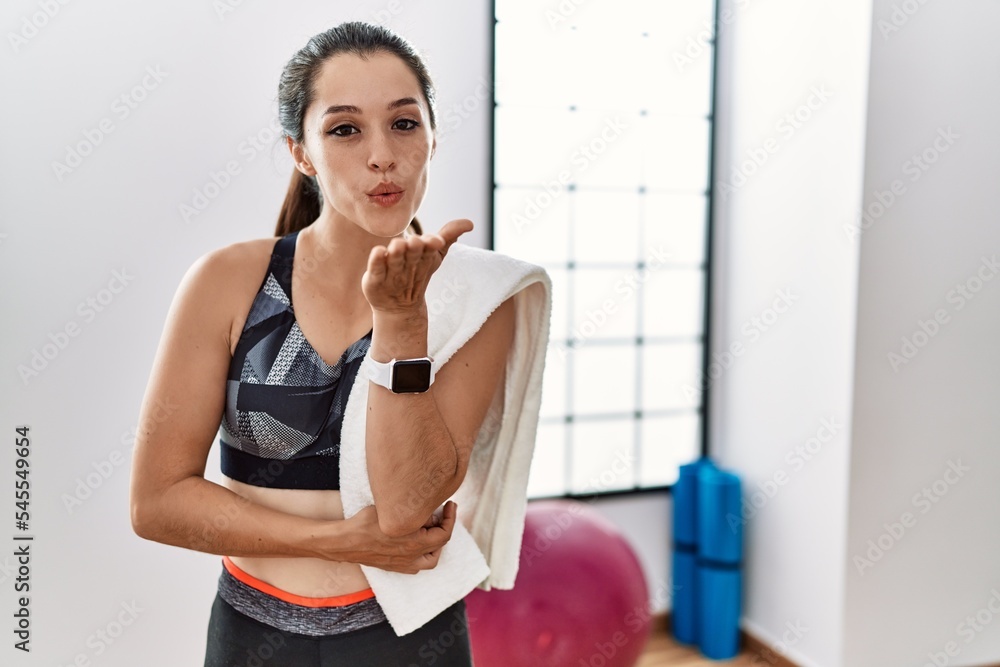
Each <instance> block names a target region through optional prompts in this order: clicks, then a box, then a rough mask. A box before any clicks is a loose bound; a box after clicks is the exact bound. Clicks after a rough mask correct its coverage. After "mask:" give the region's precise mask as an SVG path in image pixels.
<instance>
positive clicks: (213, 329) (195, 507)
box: [129, 246, 454, 571]
mask: <svg viewBox="0 0 1000 667" xmlns="http://www.w3.org/2000/svg"><path fill="white" fill-rule="evenodd" d="M252 260H253V257H252V256H250V255H249V254H248V250H247V249H246V247H245V246H244V247H240V246H230V247H229V248H224V249H220V250H217V251H214V252H212V253H208V254H207V255H204V256H203V257H201V258H199V260H198V261H196V262H195V263H194V264H193V265H192V267H191V268H190V269H189V270H188V272H187V273H186V274H185V276H184V278H183V280H182V281H181V284H180V287H179V288H178V290H177V294H176V295H175V297H174V300H173V303H172V304H171V307H170V311H169V313H168V315H167V320H166V324H165V327H164V332H163V336H162V338H161V340H160V344H159V347H158V349H157V352H156V358H155V360H154V363H153V368H152V372H151V375H150V379H149V382H148V384H147V387H146V393H145V396H144V398H143V402H142V406H141V408H140V415H139V426H138V429H137V431H138V433H137V435H136V443H135V449H134V456H133V460H132V476H131V480H130V488H129V496H130V513H131V520H132V527H133V530H134V531H135V532H136V534H138V535H139V536H140V537H143V538H145V539H149V540H153V541H156V542H162V543H164V544H171V545H174V546H180V547H184V548H188V549H194V550H197V551H203V552H207V553H214V554H225V555H230V556H312V557H320V558H326V559H328V560H344V561H350V562H359V563H366V564H371V565H374V566H376V567H383V568H384V569H400V570H401V571H414V569H421V568H423V567H433V566H434V565H436V562H437V556H436V553H437V550H439V548H440V546H441V545H442V544H444V543H445V542H447V540H448V539H450V537H451V525H446V524H443V525H442V526H440V527H432V528H420V526H418V527H417V528H418V529H419V530H416V531H411V533H413V534H410V535H408V536H407V538H406V539H403V540H400V539H391V538H389V537H387V536H385V535H382V534H380V533H379V532H378V531H377V530H376V528H377V526H378V520H377V517H376V516H375V515H374V513H366V514H364V515H361V516H358V518H357V519H355V517H352V518H351V520H347V521H344V520H341V521H322V520H315V519H309V518H306V517H301V516H297V515H293V514H288V513H285V512H281V511H278V510H275V509H272V508H268V507H264V506H262V505H259V504H257V503H254V502H251V501H249V500H247V499H245V498H243V497H242V496H240V495H239V494H237V493H235V492H233V491H231V490H229V489H227V488H225V487H223V486H221V485H219V484H216V483H214V482H211V481H208V480H206V479H204V473H205V464H206V461H207V459H208V453H209V450H210V449H211V446H212V443H213V441H214V439H215V437H216V434H217V433H218V429H219V425H220V423H221V420H222V414H223V407H224V402H225V388H226V376H227V373H228V369H229V363H230V361H231V354H230V330H231V325H232V321H231V319H230V317H229V316H228V315H227V311H228V310H231V309H226V308H220V307H219V306H218V304H219V303H234V300H235V299H238V298H239V296H238V295H237V293H236V292H237V290H236V288H235V285H236V284H239V283H240V282H241V280H240V279H234V276H236V277H239V276H240V274H241V272H242V273H243V274H245V273H246V272H247V271H248V267H252V266H254V264H255V263H254V262H253V261H252ZM243 277H244V278H246V279H248V280H251V281H252V280H253V279H256V278H259V277H256V278H254V277H250V276H245V275H244V276H243ZM453 511H454V509H453V508H452V512H453ZM428 554H429V555H430V556H431V557H430V558H428V557H427V555H428Z"/></svg>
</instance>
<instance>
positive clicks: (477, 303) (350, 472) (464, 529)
mask: <svg viewBox="0 0 1000 667" xmlns="http://www.w3.org/2000/svg"><path fill="white" fill-rule="evenodd" d="M551 293H552V284H551V281H550V279H549V276H548V274H547V273H546V272H545V270H544V269H542V268H541V267H540V266H536V265H534V264H530V263H528V262H524V261H521V260H518V259H514V258H512V257H508V256H506V255H503V254H500V253H497V252H494V251H491V250H483V249H481V248H475V247H472V246H468V245H464V244H460V243H456V244H454V245H452V246H451V248H449V250H448V254H447V255H446V256H445V259H444V261H443V262H442V263H441V265H440V266H439V267H438V269H437V271H435V272H434V274H433V275H432V276H431V279H430V281H429V283H428V286H427V290H426V292H425V302H426V303H427V309H428V335H427V353H428V355H429V356H431V357H432V358H433V359H434V361H435V367H436V368H437V369H440V367H441V366H442V365H443V364H444V363H446V362H447V361H448V359H449V358H451V356H452V355H453V354H454V353H455V352H456V351H457V350H458V349H459V348H460V347H462V345H464V344H465V343H466V342H467V341H468V340H469V339H470V338H472V336H473V335H474V334H475V333H476V332H477V331H478V330H479V328H480V327H481V326H482V325H483V323H484V322H485V321H486V319H487V318H488V317H489V315H490V313H492V312H493V310H494V309H496V308H497V306H499V305H500V304H501V303H503V302H504V301H505V300H506V299H508V298H509V297H511V296H514V305H515V313H516V315H515V318H516V325H515V334H514V341H513V343H512V347H511V351H510V354H509V356H508V360H507V367H506V380H505V382H504V383H503V385H504V386H503V387H502V392H501V391H500V390H498V392H497V394H496V395H495V396H494V400H493V403H492V405H491V406H490V409H489V412H488V414H487V416H486V419H485V420H484V422H483V426H482V428H481V429H480V432H479V437H478V438H477V440H476V443H475V445H474V447H473V455H472V457H471V459H470V461H469V467H468V472H467V473H466V476H465V479H464V480H463V481H462V485H461V486H460V487H459V489H458V491H456V493H455V494H454V495H453V496H452V498H453V499H454V500H455V502H456V503H458V517H457V518H458V520H457V522H456V524H455V529H454V531H453V532H452V537H451V539H450V540H449V541H448V543H447V544H445V546H444V547H443V548H442V550H441V557H440V559H439V561H438V564H437V566H436V567H434V568H433V569H430V570H421V571H420V572H418V573H416V574H404V573H400V572H390V571H388V570H382V569H379V568H376V567H371V566H368V565H362V566H361V569H362V571H363V572H364V574H365V576H366V577H367V578H368V582H369V584H370V585H371V587H372V590H373V591H374V593H375V597H376V599H377V600H378V602H379V604H380V605H381V606H382V609H383V611H384V612H385V615H386V618H387V619H388V621H389V624H390V625H391V626H392V628H393V630H394V631H395V633H396V634H397V635H399V636H402V635H405V634H408V633H410V632H412V631H413V630H416V629H417V628H419V627H421V626H422V625H424V624H425V623H427V621H429V620H430V619H432V618H434V617H435V616H437V615H438V614H440V613H441V612H442V611H444V610H445V609H447V608H448V607H449V606H451V605H452V604H453V603H455V602H457V601H458V600H460V599H461V598H464V597H465V596H466V595H468V594H469V593H470V592H471V591H472V590H473V589H474V588H477V587H478V588H482V589H483V590H490V589H491V588H494V587H495V588H501V589H510V588H513V587H514V579H515V577H516V575H517V569H518V563H519V556H520V550H521V537H522V533H523V530H524V517H525V511H526V510H527V496H526V490H527V485H528V472H529V469H530V467H531V457H532V454H533V452H534V447H535V434H536V430H537V427H538V411H539V405H540V403H541V392H542V372H543V369H544V365H545V352H546V347H547V345H548V340H549V317H550V314H551V310H552V296H551ZM366 357H367V355H366ZM366 361H367V358H366ZM368 388H369V381H368V379H367V376H366V375H365V373H364V372H360V373H358V376H357V379H356V380H355V382H354V385H353V387H352V389H351V393H350V396H349V398H348V400H347V407H346V410H345V412H344V422H343V430H342V431H341V445H340V493H341V500H342V502H343V506H344V517H345V518H349V517H351V516H353V515H354V514H356V513H357V512H358V511H360V510H361V509H362V508H364V507H367V506H369V505H373V504H374V499H373V497H372V492H371V485H370V483H369V479H368V467H367V462H366V458H365V452H366V448H365V418H366V414H367V411H366V409H365V407H366V405H367V403H368ZM438 513H439V514H440V509H439V511H438Z"/></svg>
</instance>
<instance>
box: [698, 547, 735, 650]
mask: <svg viewBox="0 0 1000 667" xmlns="http://www.w3.org/2000/svg"><path fill="white" fill-rule="evenodd" d="M697 569H698V576H697V586H698V597H699V601H698V648H699V649H700V650H701V652H702V653H704V654H705V655H706V656H707V657H709V658H712V659H713V660H727V659H729V658H733V657H735V656H736V655H737V654H738V653H739V649H740V613H741V609H740V598H741V586H742V583H743V577H742V572H740V569H739V568H738V567H736V566H732V565H723V566H719V565H717V564H715V563H713V562H711V561H704V562H703V561H699V563H698V568H697Z"/></svg>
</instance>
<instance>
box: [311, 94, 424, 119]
mask: <svg viewBox="0 0 1000 667" xmlns="http://www.w3.org/2000/svg"><path fill="white" fill-rule="evenodd" d="M408 104H418V102H417V100H416V99H415V98H412V97H401V98H399V99H398V100H396V101H395V102H389V106H387V107H386V110H388V111H392V110H393V109H398V108H399V107H405V106H407V105H408ZM341 112H344V113H358V114H359V113H362V111H361V109H359V108H358V107H356V106H354V105H353V104H334V105H333V106H330V107H327V110H326V111H324V112H323V116H326V115H327V114H331V113H341ZM323 116H320V118H322V117H323Z"/></svg>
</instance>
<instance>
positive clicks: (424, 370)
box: [368, 357, 435, 394]
mask: <svg viewBox="0 0 1000 667" xmlns="http://www.w3.org/2000/svg"><path fill="white" fill-rule="evenodd" d="M368 365H369V367H368V379H369V380H371V381H372V382H374V383H375V384H377V385H381V386H383V387H385V388H386V389H388V390H389V391H391V392H392V393H394V394H419V393H422V392H425V391H427V390H428V389H430V386H431V383H432V382H434V370H435V369H434V360H433V359H432V358H431V357H419V358H417V359H392V360H391V361H389V363H382V362H381V361H375V360H374V359H372V358H371V357H368Z"/></svg>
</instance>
